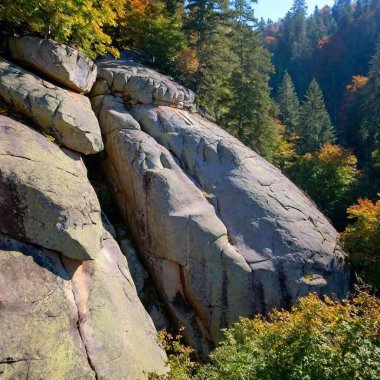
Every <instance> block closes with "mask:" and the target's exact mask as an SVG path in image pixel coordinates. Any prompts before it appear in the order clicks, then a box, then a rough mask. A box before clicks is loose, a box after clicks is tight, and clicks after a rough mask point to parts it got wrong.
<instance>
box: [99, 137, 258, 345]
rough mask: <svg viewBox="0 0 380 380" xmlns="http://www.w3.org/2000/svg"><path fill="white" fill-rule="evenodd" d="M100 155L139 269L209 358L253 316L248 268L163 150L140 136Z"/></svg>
mask: <svg viewBox="0 0 380 380" xmlns="http://www.w3.org/2000/svg"><path fill="white" fill-rule="evenodd" d="M106 147H107V148H106V149H107V153H108V159H107V162H106V172H107V173H108V175H109V178H110V183H111V186H113V189H114V194H115V195H116V197H117V201H118V204H119V205H120V207H121V210H122V211H123V213H124V216H125V218H126V220H128V224H129V226H130V227H131V229H132V232H133V233H134V236H135V239H137V244H138V246H139V249H140V252H141V253H142V255H143V258H144V260H145V263H146V264H147V266H148V268H149V269H150V272H151V273H152V275H153V277H154V279H155V282H156V284H157V286H158V287H159V290H160V292H161V294H162V295H163V297H164V299H165V300H166V302H167V305H168V307H169V309H170V311H171V313H172V315H173V317H174V318H175V320H177V321H178V324H179V325H183V326H185V327H186V334H187V337H188V339H189V340H190V341H191V342H192V343H193V344H195V345H196V346H197V347H198V348H199V349H200V350H201V351H202V352H207V351H208V350H209V349H210V348H211V346H210V345H209V343H208V342H209V341H214V342H215V341H217V340H218V339H219V338H220V328H221V327H225V326H227V325H228V324H229V323H232V322H233V321H236V320H237V319H238V318H239V316H240V315H250V314H251V313H253V310H254V302H253V294H252V288H251V287H250V286H247V284H249V282H250V275H251V273H250V269H249V266H248V265H247V263H246V262H245V261H244V259H243V258H242V257H241V256H240V255H239V254H238V252H236V250H235V249H234V248H233V247H232V246H231V245H230V244H229V242H228V236H227V230H226V229H225V227H224V225H223V224H222V223H221V222H220V220H219V219H218V218H217V216H216V215H215V213H214V209H213V207H212V206H211V205H210V204H209V203H208V202H207V200H206V199H205V198H204V196H203V195H202V193H201V191H200V190H198V189H197V188H196V186H195V185H194V184H193V182H192V181H191V180H190V179H189V178H188V177H187V176H186V175H185V174H184V173H183V172H182V171H181V169H180V168H179V167H178V166H177V164H176V163H175V161H174V160H173V158H172V157H171V155H170V154H169V153H168V152H167V150H166V149H165V148H163V147H161V146H160V145H158V144H157V143H156V142H155V141H154V140H153V139H152V138H151V137H149V136H148V135H146V134H145V133H144V132H141V131H138V130H121V131H117V132H114V133H113V134H111V135H109V137H108V138H107V144H106ZM205 338H206V339H205Z"/></svg>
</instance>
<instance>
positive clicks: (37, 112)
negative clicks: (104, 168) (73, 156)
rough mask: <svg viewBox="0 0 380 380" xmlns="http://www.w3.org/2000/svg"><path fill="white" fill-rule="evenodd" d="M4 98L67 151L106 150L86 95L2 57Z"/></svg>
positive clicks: (0, 70)
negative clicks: (59, 84)
mask: <svg viewBox="0 0 380 380" xmlns="http://www.w3.org/2000/svg"><path fill="white" fill-rule="evenodd" d="M0 96H1V97H2V98H3V99H4V101H5V102H6V103H7V104H9V105H10V106H11V107H12V108H13V109H14V111H15V112H19V113H21V114H23V115H25V116H27V117H29V118H30V119H32V120H33V122H34V123H35V124H36V125H37V126H39V127H40V128H41V129H43V130H45V131H46V133H51V134H53V135H54V136H55V137H56V139H57V141H58V142H60V143H62V144H63V145H64V146H66V147H67V148H69V149H72V150H74V151H76V152H79V153H83V154H93V153H97V152H99V151H101V150H103V142H102V138H101V133H100V128H99V123H98V120H97V118H96V116H95V114H94V112H93V111H92V109H91V105H90V101H89V99H88V98H86V97H85V96H83V95H80V94H77V93H74V92H71V91H67V90H64V89H62V88H60V87H57V86H54V85H53V84H51V83H49V82H47V81H45V80H42V79H41V78H39V77H37V76H36V75H34V74H32V73H30V72H28V71H26V70H24V69H22V68H20V67H18V66H17V65H14V64H12V63H10V62H8V61H7V60H5V59H3V58H1V57H0Z"/></svg>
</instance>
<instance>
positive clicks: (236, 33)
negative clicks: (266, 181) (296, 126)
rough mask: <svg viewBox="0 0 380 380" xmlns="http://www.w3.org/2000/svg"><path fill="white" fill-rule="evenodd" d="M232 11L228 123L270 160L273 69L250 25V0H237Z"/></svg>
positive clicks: (273, 138) (242, 139) (258, 37)
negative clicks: (231, 57)
mask: <svg viewBox="0 0 380 380" xmlns="http://www.w3.org/2000/svg"><path fill="white" fill-rule="evenodd" d="M234 15H235V19H234V23H233V28H232V36H231V42H232V44H231V46H232V50H233V52H234V54H235V55H236V58H237V62H236V65H235V67H234V68H233V71H232V74H231V77H230V83H229V86H230V88H231V98H230V100H229V104H228V108H229V109H228V112H227V115H226V121H227V125H228V127H229V128H230V129H232V130H234V131H235V133H236V135H237V137H238V138H239V139H240V140H241V141H242V142H244V143H245V144H246V145H248V146H250V147H251V148H253V149H255V150H256V151H257V152H258V153H260V154H261V155H263V156H264V157H266V158H267V159H269V160H271V159H272V155H273V149H274V146H275V140H276V135H277V128H276V127H275V125H274V123H273V121H272V119H271V118H270V112H271V109H272V107H273V102H272V100H271V98H270V88H269V84H268V81H269V74H270V73H271V72H272V70H273V68H272V65H271V62H270V54H269V52H268V51H267V50H266V49H265V48H264V47H263V46H262V43H261V36H260V32H259V31H256V30H254V29H253V28H252V24H253V22H254V18H253V11H252V8H251V6H250V2H248V1H246V0H237V1H236V2H235V4H234Z"/></svg>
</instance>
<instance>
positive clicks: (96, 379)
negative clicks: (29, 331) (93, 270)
mask: <svg viewBox="0 0 380 380" xmlns="http://www.w3.org/2000/svg"><path fill="white" fill-rule="evenodd" d="M59 259H60V261H61V265H62V267H63V268H64V269H65V271H66V272H67V273H69V274H70V273H71V271H70V270H69V269H68V268H67V267H66V265H65V263H64V260H63V258H62V256H61V255H59ZM78 263H81V264H80V265H83V262H78ZM78 267H79V266H78ZM72 275H73V274H72ZM70 282H71V291H72V293H73V299H74V302H75V306H76V309H77V320H76V327H77V330H78V334H79V338H80V340H81V342H82V344H83V347H84V351H85V353H86V358H87V362H88V365H89V367H90V368H91V370H92V371H93V372H94V376H95V380H98V379H99V377H98V374H97V372H96V368H95V365H94V363H93V361H92V359H91V357H90V354H89V351H88V347H87V345H86V341H85V339H84V337H83V334H82V329H81V320H82V317H81V314H80V310H79V302H80V301H79V300H78V296H77V294H76V292H75V289H74V287H75V285H74V284H73V279H72V278H71V281H70Z"/></svg>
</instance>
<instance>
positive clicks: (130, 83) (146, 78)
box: [91, 60, 195, 108]
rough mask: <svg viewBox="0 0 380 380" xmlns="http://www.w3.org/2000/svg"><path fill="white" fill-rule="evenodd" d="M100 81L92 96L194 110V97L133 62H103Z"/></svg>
mask: <svg viewBox="0 0 380 380" xmlns="http://www.w3.org/2000/svg"><path fill="white" fill-rule="evenodd" d="M97 65H98V80H97V82H96V84H95V86H94V89H93V91H92V93H91V95H92V96H95V95H108V94H110V93H111V92H112V93H113V94H118V95H120V96H122V97H124V98H125V99H126V100H128V101H132V102H136V103H142V104H151V103H154V104H168V105H172V106H176V107H185V108H188V107H191V106H192V105H193V103H194V100H195V95H194V93H193V92H192V91H191V90H189V89H187V88H185V87H183V86H181V85H179V84H177V83H174V82H173V81H171V80H170V78H169V77H167V76H165V75H162V74H159V73H158V72H157V71H155V70H152V69H150V68H147V67H145V66H143V65H141V64H138V63H134V62H132V61H122V60H119V61H115V60H101V61H99V62H98V63H97Z"/></svg>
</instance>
